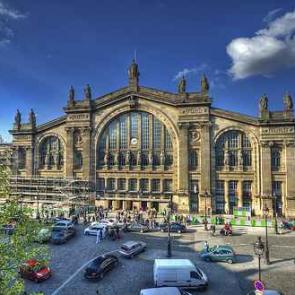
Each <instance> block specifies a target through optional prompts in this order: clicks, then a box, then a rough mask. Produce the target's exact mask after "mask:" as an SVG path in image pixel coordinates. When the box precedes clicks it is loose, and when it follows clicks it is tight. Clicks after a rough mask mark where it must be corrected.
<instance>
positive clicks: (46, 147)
mask: <svg viewBox="0 0 295 295" xmlns="http://www.w3.org/2000/svg"><path fill="white" fill-rule="evenodd" d="M39 157H40V168H46V169H52V168H53V167H54V168H57V169H60V168H61V167H62V166H63V145H62V143H61V141H60V140H59V138H58V137H57V136H48V137H46V138H45V139H43V141H42V142H41V144H40V149H39Z"/></svg>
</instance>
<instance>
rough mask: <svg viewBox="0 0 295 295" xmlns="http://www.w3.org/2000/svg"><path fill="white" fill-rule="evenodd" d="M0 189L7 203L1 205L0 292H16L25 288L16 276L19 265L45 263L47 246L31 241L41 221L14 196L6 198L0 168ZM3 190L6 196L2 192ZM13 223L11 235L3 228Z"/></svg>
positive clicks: (4, 175)
mask: <svg viewBox="0 0 295 295" xmlns="http://www.w3.org/2000/svg"><path fill="white" fill-rule="evenodd" d="M0 191H1V192H2V193H3V195H1V197H2V200H3V197H5V198H4V199H6V202H5V203H4V204H3V205H1V208H0V293H1V294H5V295H19V294H22V293H23V291H24V281H23V280H22V278H21V277H20V275H19V273H18V272H19V267H20V265H21V264H22V263H24V262H26V261H27V260H29V259H31V258H34V259H36V260H38V261H42V262H44V263H48V260H49V252H48V248H47V246H44V245H41V244H37V243H35V242H34V240H35V239H36V234H37V232H38V231H39V230H40V229H41V228H42V224H41V223H40V222H39V221H38V220H36V219H32V217H31V216H32V210H31V209H30V208H28V207H26V206H23V205H22V204H20V203H19V202H18V200H17V199H11V198H10V199H9V183H8V173H7V172H6V171H5V169H3V167H2V168H0ZM4 193H6V195H4ZM7 224H10V225H12V226H14V230H13V233H12V234H8V232H7V231H5V230H4V228H5V225H7Z"/></svg>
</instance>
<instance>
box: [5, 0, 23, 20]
mask: <svg viewBox="0 0 295 295" xmlns="http://www.w3.org/2000/svg"><path fill="white" fill-rule="evenodd" d="M0 16H2V17H7V18H12V19H20V18H24V17H26V15H25V14H22V13H21V12H19V11H18V10H16V9H12V8H10V7H8V6H6V5H5V4H4V3H3V2H2V1H1V0H0Z"/></svg>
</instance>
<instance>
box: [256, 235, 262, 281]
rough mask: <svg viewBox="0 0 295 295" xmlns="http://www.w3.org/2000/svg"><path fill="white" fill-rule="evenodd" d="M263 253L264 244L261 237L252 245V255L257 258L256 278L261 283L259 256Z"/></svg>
mask: <svg viewBox="0 0 295 295" xmlns="http://www.w3.org/2000/svg"><path fill="white" fill-rule="evenodd" d="M263 252H264V244H263V242H262V241H261V237H258V240H257V241H256V243H255V244H254V253H255V254H256V255H257V256H258V276H259V281H261V256H262V255H263Z"/></svg>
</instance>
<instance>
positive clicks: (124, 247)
mask: <svg viewBox="0 0 295 295" xmlns="http://www.w3.org/2000/svg"><path fill="white" fill-rule="evenodd" d="M121 249H122V250H125V251H129V250H130V249H129V247H127V246H125V245H123V246H121Z"/></svg>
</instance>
